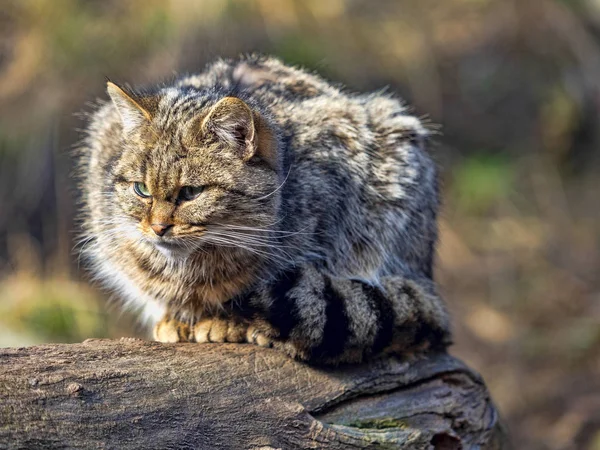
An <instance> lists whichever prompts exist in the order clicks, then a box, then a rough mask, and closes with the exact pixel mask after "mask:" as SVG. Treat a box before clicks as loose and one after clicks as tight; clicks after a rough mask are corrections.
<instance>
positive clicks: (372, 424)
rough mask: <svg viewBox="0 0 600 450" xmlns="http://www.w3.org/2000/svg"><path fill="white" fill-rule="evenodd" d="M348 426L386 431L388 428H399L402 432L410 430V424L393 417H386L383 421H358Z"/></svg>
mask: <svg viewBox="0 0 600 450" xmlns="http://www.w3.org/2000/svg"><path fill="white" fill-rule="evenodd" d="M346 426H348V427H354V428H360V429H375V430H386V429H388V428H397V429H400V430H404V429H406V428H408V424H407V423H406V422H404V421H402V420H398V419H394V418H391V417H386V418H383V419H366V420H357V421H354V422H350V423H348V424H346Z"/></svg>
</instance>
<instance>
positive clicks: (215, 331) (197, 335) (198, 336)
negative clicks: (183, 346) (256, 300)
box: [192, 317, 248, 343]
mask: <svg viewBox="0 0 600 450" xmlns="http://www.w3.org/2000/svg"><path fill="white" fill-rule="evenodd" d="M247 329H248V325H247V324H246V323H245V322H242V321H240V320H236V319H232V318H219V317H209V318H206V319H202V320H200V321H199V322H196V323H195V324H194V328H193V331H192V336H193V338H194V341H196V342H199V343H205V342H245V341H246V330H247Z"/></svg>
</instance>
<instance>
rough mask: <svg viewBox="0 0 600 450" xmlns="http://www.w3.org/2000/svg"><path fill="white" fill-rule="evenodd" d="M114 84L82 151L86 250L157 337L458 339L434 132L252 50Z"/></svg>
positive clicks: (408, 345)
mask: <svg viewBox="0 0 600 450" xmlns="http://www.w3.org/2000/svg"><path fill="white" fill-rule="evenodd" d="M107 91H108V94H109V97H110V101H109V102H106V103H104V104H102V105H101V106H100V107H99V108H98V109H97V110H96V111H94V112H93V113H92V114H91V116H90V120H89V124H88V126H87V129H86V135H85V137H84V139H83V141H82V144H81V145H80V147H79V149H78V150H79V157H80V158H79V161H80V164H79V171H78V172H79V189H80V191H81V193H82V215H81V217H82V230H83V232H82V241H83V242H84V245H83V249H82V253H83V255H84V256H85V257H86V258H87V260H88V261H89V262H90V268H91V271H92V272H93V274H94V275H95V277H96V278H97V279H98V280H100V281H101V282H102V283H103V284H104V285H105V286H106V287H108V288H109V289H112V290H114V291H116V292H117V293H118V294H119V295H120V296H121V297H122V298H123V299H124V300H125V303H126V305H129V306H130V307H133V308H139V309H140V310H141V314H142V317H143V318H144V319H145V320H147V321H149V322H151V323H153V324H154V338H155V339H156V340H158V341H161V342H184V341H191V342H250V343H254V344H257V345H260V346H267V347H275V348H277V349H279V350H281V351H283V352H285V353H287V354H288V355H290V356H291V357H293V358H296V359H299V360H303V361H307V362H309V363H316V364H339V363H355V362H360V361H363V360H365V359H367V358H370V357H374V356H376V355H380V354H387V353H397V352H403V351H409V350H413V349H443V348H445V347H446V346H447V345H449V344H450V341H451V334H450V331H449V318H448V313H447V311H446V308H445V306H444V303H443V301H442V299H441V298H440V296H439V295H438V294H437V291H436V286H435V283H434V281H433V274H432V267H433V258H434V252H435V245H436V240H437V224H436V216H437V212H438V208H439V199H438V184H437V173H436V167H435V164H434V163H433V161H432V159H431V157H430V156H429V155H428V153H427V151H426V149H425V147H426V144H427V142H428V139H429V135H430V133H429V132H428V130H427V128H426V127H425V126H424V125H423V123H422V122H421V121H420V120H419V119H417V118H416V117H414V116H413V115H411V114H409V112H408V111H407V108H406V107H405V106H404V105H403V103H402V102H401V101H400V100H398V99H397V98H395V97H394V96H393V95H390V94H386V93H383V92H379V93H371V94H362V95H361V94H353V93H348V92H346V91H345V90H344V89H343V88H341V87H340V86H336V85H333V84H331V83H329V82H327V81H325V80H324V79H322V78H321V77H319V76H318V75H315V74H312V73H309V72H307V71H305V70H302V69H299V68H295V67H290V66H288V65H285V64H284V63H283V62H281V61H280V60H278V59H276V58H272V57H265V56H254V55H253V56H245V57H241V58H239V59H230V60H224V59H223V60H218V61H216V62H214V63H213V64H212V65H210V66H208V67H207V69H206V70H205V71H204V72H203V73H201V74H199V75H192V76H187V77H183V78H181V79H179V80H177V81H174V82H172V83H169V84H165V85H160V86H155V87H153V88H151V89H147V90H134V89H130V88H126V87H124V86H118V85H116V84H114V83H112V82H108V83H107Z"/></svg>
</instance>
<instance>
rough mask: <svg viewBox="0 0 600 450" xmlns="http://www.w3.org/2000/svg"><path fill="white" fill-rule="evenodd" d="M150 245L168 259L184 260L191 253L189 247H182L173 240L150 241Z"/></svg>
mask: <svg viewBox="0 0 600 450" xmlns="http://www.w3.org/2000/svg"><path fill="white" fill-rule="evenodd" d="M152 245H154V247H155V248H156V249H157V250H158V251H159V252H161V253H162V254H163V255H165V256H167V257H169V258H185V257H187V256H189V255H190V253H192V249H191V248H190V246H186V245H183V244H182V243H180V242H177V241H175V240H170V241H166V240H164V239H161V240H160V241H152Z"/></svg>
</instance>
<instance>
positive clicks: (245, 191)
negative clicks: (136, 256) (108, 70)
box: [108, 82, 283, 255]
mask: <svg viewBox="0 0 600 450" xmlns="http://www.w3.org/2000/svg"><path fill="white" fill-rule="evenodd" d="M108 93H109V95H110V97H111V99H112V103H113V105H114V108H115V109H116V111H117V112H118V116H119V119H120V122H119V123H120V127H117V130H116V131H115V133H120V134H121V136H119V137H118V139H119V142H120V144H119V145H120V147H121V151H120V152H119V156H118V158H115V160H114V161H111V165H112V167H110V172H111V173H112V179H113V186H114V190H113V192H114V196H115V197H116V203H117V206H118V211H119V212H120V213H122V214H123V217H125V218H126V219H125V220H127V221H130V223H131V224H132V225H133V224H134V225H135V227H136V230H137V232H139V237H140V239H141V240H142V241H143V242H145V243H147V244H150V245H154V246H156V248H157V249H159V250H161V251H162V252H163V253H165V254H168V255H177V254H189V253H190V251H192V250H195V249H198V248H201V247H202V246H204V245H212V246H226V247H227V246H232V247H234V246H237V247H240V246H241V247H244V246H246V247H249V248H251V249H252V248H254V247H255V245H252V244H256V245H259V243H260V242H262V241H261V240H260V239H258V238H256V237H251V236H261V235H264V234H265V233H264V232H263V231H258V230H267V229H269V228H270V227H271V226H273V224H275V223H276V222H277V221H278V219H277V212H278V207H279V204H280V192H279V189H278V188H279V187H280V185H281V183H282V181H283V180H282V177H281V170H280V163H279V159H280V158H279V156H278V144H277V139H276V138H275V136H274V133H273V130H272V129H271V127H270V126H269V124H268V123H267V120H266V119H265V117H264V116H263V115H262V114H260V113H259V112H258V111H257V110H255V109H254V108H251V107H250V106H249V105H248V104H247V103H246V102H244V101H242V100H241V99H239V98H236V97H227V96H223V95H221V96H218V95H216V94H215V93H214V92H212V93H203V92H201V91H197V90H189V89H188V90H184V89H178V88H164V89H162V90H159V91H158V92H156V93H153V94H152V95H142V94H134V93H132V92H129V91H126V90H124V89H122V88H120V87H118V86H117V85H115V84H113V83H110V82H109V83H108ZM120 215H121V214H120ZM265 242H266V241H265Z"/></svg>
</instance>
